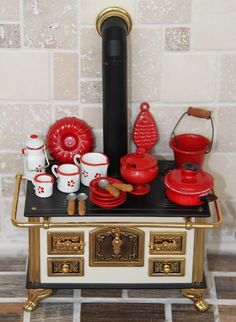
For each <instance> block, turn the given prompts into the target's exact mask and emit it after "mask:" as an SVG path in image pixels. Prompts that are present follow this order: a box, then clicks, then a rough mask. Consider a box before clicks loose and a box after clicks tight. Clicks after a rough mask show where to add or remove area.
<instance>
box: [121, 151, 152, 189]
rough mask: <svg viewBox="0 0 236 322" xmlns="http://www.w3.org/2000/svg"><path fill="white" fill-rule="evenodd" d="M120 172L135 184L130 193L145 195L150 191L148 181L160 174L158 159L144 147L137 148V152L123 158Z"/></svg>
mask: <svg viewBox="0 0 236 322" xmlns="http://www.w3.org/2000/svg"><path fill="white" fill-rule="evenodd" d="M120 173H121V176H122V177H123V178H124V179H125V180H126V181H127V182H129V183H131V184H133V187H134V189H133V190H132V191H131V192H130V193H132V194H134V195H145V194H147V193H149V191H150V186H149V185H148V183H150V182H152V181H153V180H154V179H155V178H156V176H157V174H158V166H157V159H156V158H154V157H153V156H152V155H151V154H148V153H145V150H144V149H141V148H140V149H137V151H136V152H135V153H130V154H127V155H125V156H123V157H122V158H121V160H120Z"/></svg>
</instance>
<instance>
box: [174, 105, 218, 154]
mask: <svg viewBox="0 0 236 322" xmlns="http://www.w3.org/2000/svg"><path fill="white" fill-rule="evenodd" d="M211 113H212V112H211V111H209V110H206V109H204V108H199V107H192V106H190V107H189V108H188V110H187V112H184V113H183V114H182V115H181V117H180V118H179V120H178V122H177V123H176V125H175V127H174V129H173V131H172V132H171V136H170V138H171V139H172V138H173V137H174V139H175V140H176V136H175V130H176V128H177V126H178V125H179V123H180V121H181V120H182V119H183V117H184V116H185V115H186V114H187V115H189V116H194V117H198V118H203V119H206V120H210V121H211V128H212V134H211V142H210V146H209V149H208V151H206V152H205V153H206V154H207V153H209V152H210V151H211V149H212V145H213V139H214V132H215V131H214V124H213V120H212V117H211Z"/></svg>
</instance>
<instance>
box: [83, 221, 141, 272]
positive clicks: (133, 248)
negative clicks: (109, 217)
mask: <svg viewBox="0 0 236 322" xmlns="http://www.w3.org/2000/svg"><path fill="white" fill-rule="evenodd" d="M143 263H144V232H143V231H141V230H139V229H136V228H126V227H124V228H123V227H116V228H111V227H106V228H99V229H96V230H94V231H92V232H90V234H89V264H90V266H122V267H125V266H143Z"/></svg>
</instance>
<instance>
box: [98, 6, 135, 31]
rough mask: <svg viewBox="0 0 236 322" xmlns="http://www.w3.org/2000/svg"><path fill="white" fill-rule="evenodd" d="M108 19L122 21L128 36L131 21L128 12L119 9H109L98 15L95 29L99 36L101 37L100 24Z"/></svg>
mask: <svg viewBox="0 0 236 322" xmlns="http://www.w3.org/2000/svg"><path fill="white" fill-rule="evenodd" d="M110 17H119V18H121V19H123V20H124V21H125V23H126V25H127V35H128V34H129V32H130V30H131V28H132V20H131V17H130V15H129V14H128V12H127V11H126V10H124V9H122V8H119V7H110V8H107V9H105V10H103V11H102V12H100V13H99V15H98V17H97V20H96V29H97V32H98V33H99V35H100V36H101V35H102V30H101V28H102V24H103V22H104V21H105V20H106V19H108V18H110Z"/></svg>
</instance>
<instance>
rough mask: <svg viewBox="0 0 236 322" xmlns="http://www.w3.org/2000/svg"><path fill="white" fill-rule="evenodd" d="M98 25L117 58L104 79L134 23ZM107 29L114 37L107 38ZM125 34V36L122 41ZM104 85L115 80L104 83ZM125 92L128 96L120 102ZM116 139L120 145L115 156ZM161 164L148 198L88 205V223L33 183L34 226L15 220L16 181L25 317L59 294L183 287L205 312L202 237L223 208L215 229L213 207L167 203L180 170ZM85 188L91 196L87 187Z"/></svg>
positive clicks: (121, 19) (108, 16)
mask: <svg viewBox="0 0 236 322" xmlns="http://www.w3.org/2000/svg"><path fill="white" fill-rule="evenodd" d="M113 18H114V19H113ZM117 24H118V26H116V25H117ZM101 26H102V29H101ZM97 27H98V30H99V31H100V32H101V34H103V33H105V36H104V35H103V36H104V37H105V39H106V40H107V39H108V40H109V39H110V40H109V41H110V43H109V41H108V43H109V45H108V49H107V50H108V53H110V54H111V57H110V58H109V59H110V60H109V61H107V60H106V59H107V57H106V54H104V56H103V57H104V60H105V63H104V64H105V65H104V69H105V71H103V73H105V74H106V73H107V70H106V69H108V70H109V68H111V69H112V68H114V69H116V68H117V66H113V65H109V64H113V63H114V64H118V66H119V64H120V62H121V60H120V59H118V58H119V57H117V56H116V54H117V53H121V52H122V50H123V49H122V48H123V46H122V43H123V42H126V39H125V38H126V37H124V30H125V29H126V27H127V29H128V30H129V29H130V28H131V21H130V18H129V16H128V14H127V13H126V12H125V11H124V10H122V9H118V8H113V9H108V10H105V11H104V13H103V14H101V15H100V16H99V19H98V23H97ZM109 28H111V30H112V33H109ZM127 29H126V33H127ZM119 32H121V34H122V37H121V42H119V35H120V34H119ZM111 35H113V36H114V37H118V39H117V38H114V37H113V38H112V37H111ZM109 37H111V38H109ZM103 40H104V39H103ZM104 41H105V40H104ZM125 46H126V45H125ZM103 51H106V48H104V49H103ZM124 53H125V50H124ZM124 56H125V55H124ZM109 66H110V67H109ZM118 69H119V72H120V74H119V75H120V76H119V77H120V80H121V81H122V79H123V80H124V79H125V78H126V71H125V69H126V67H124V69H123V72H122V69H120V68H118ZM106 77H108V76H106ZM105 83H109V82H107V80H105ZM104 86H105V85H104ZM124 87H125V88H126V83H125V86H124ZM123 90H124V91H125V94H124V95H123V96H122V97H120V96H121V94H120V91H123ZM108 93H109V90H108V89H107V88H106V89H105V90H104V104H105V111H104V118H105V126H106V124H107V121H108V119H109V117H110V116H109V115H110V114H112V113H111V112H110V110H109V106H108V105H109V104H111V97H110V94H108ZM114 95H118V96H119V97H120V101H119V104H121V105H122V106H124V107H125V108H124V110H123V112H122V115H123V116H122V118H121V121H120V123H119V121H117V120H118V119H120V118H119V117H118V115H117V114H116V117H115V119H113V120H114V121H115V122H118V124H117V123H116V125H117V126H118V127H119V129H117V131H116V132H115V134H114V132H112V133H113V134H114V135H115V136H114V137H113V136H112V135H113V134H111V135H107V131H111V129H109V127H110V123H109V125H107V128H106V129H104V134H105V132H106V135H104V137H105V141H104V147H105V149H106V151H105V153H106V154H108V155H109V157H110V159H111V164H112V165H113V166H112V167H111V173H112V175H113V176H114V175H116V172H117V169H118V168H117V166H119V162H118V161H119V159H120V157H121V156H122V155H124V154H126V153H127V151H126V150H127V145H126V144H127V143H126V140H127V137H126V134H124V137H123V139H122V140H121V136H119V137H117V132H119V133H122V132H121V131H123V129H124V127H126V116H125V113H126V112H125V110H126V104H127V102H126V99H127V98H126V89H124V88H123V89H117V92H116V93H113V96H114ZM113 99H114V97H113ZM124 133H126V131H125V132H124ZM106 140H108V141H109V140H111V142H110V141H109V142H108V143H107V142H106ZM115 140H116V141H117V142H118V141H119V146H118V147H117V149H116V150H114V145H115V146H116V144H114V142H115ZM111 146H112V147H113V149H111ZM158 165H159V175H158V177H157V178H156V180H155V181H154V182H153V183H152V184H151V192H150V193H149V194H147V195H144V196H135V195H128V198H127V201H126V202H125V203H124V204H122V205H120V206H119V207H117V208H114V209H102V208H99V207H97V206H95V205H93V204H92V203H91V202H90V201H88V203H87V214H86V216H84V217H81V216H78V215H77V216H76V215H75V216H68V215H67V213H66V197H65V196H66V195H65V194H63V193H62V192H60V191H58V190H57V188H56V187H54V194H53V196H52V197H50V198H45V199H43V198H38V197H36V196H35V193H34V189H33V185H32V183H31V182H28V183H27V189H26V200H25V211H24V216H25V217H27V218H28V221H25V222H20V221H18V219H17V204H18V198H19V191H20V185H21V182H22V180H23V178H22V175H17V176H16V185H15V192H14V200H13V209H12V223H13V224H14V225H15V226H17V227H20V228H22V227H25V228H28V230H29V255H28V274H27V285H26V286H27V288H28V299H27V301H26V303H25V306H24V309H25V310H26V311H32V310H34V309H35V308H36V307H37V305H38V303H39V302H40V301H41V300H42V299H44V298H46V297H47V296H49V295H50V294H51V293H52V291H53V289H57V288H179V289H180V290H181V292H182V294H183V296H185V297H187V298H189V299H191V300H192V301H193V302H194V304H195V306H196V307H197V309H198V310H200V311H202V312H204V311H206V310H207V308H208V305H207V303H206V302H205V301H204V290H205V288H206V283H205V279H204V272H203V264H204V248H205V241H204V235H205V230H206V229H212V228H217V227H219V226H220V225H221V222H222V219H221V217H222V216H221V210H220V206H219V203H218V201H215V202H214V204H215V209H216V215H217V221H216V222H215V223H210V222H209V221H212V220H210V219H209V217H211V216H212V212H211V211H210V208H209V205H208V204H204V205H202V206H197V207H183V206H177V205H174V204H172V203H171V202H170V201H169V200H168V199H167V198H166V197H165V191H164V184H163V176H162V173H163V171H164V170H165V168H174V166H175V165H174V162H173V161H159V163H158ZM80 190H81V192H86V193H87V194H89V189H88V188H86V187H82V188H81V189H80Z"/></svg>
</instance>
